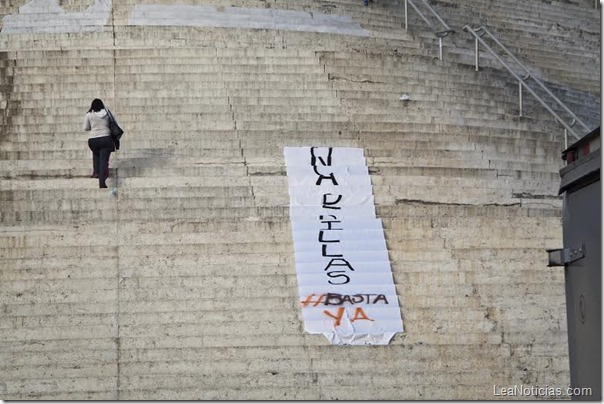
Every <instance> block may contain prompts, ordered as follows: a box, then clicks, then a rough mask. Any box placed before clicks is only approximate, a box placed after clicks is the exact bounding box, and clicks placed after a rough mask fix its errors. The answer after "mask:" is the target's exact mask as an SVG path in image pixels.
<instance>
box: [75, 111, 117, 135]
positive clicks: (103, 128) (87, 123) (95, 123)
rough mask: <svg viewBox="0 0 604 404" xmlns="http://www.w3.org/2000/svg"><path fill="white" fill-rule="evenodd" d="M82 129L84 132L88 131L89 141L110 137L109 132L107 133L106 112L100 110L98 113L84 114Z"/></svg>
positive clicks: (107, 118) (107, 120) (107, 121)
mask: <svg viewBox="0 0 604 404" xmlns="http://www.w3.org/2000/svg"><path fill="white" fill-rule="evenodd" d="M82 129H84V130H85V131H90V136H89V138H90V139H92V138H97V137H104V136H111V132H110V131H109V116H108V115H107V111H106V110H104V109H101V110H100V111H98V112H88V113H86V116H85V117H84V124H83V125H82Z"/></svg>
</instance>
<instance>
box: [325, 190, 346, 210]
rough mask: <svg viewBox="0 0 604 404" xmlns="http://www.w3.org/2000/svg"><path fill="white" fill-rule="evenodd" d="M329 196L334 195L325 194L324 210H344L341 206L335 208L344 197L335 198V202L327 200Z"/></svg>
mask: <svg viewBox="0 0 604 404" xmlns="http://www.w3.org/2000/svg"><path fill="white" fill-rule="evenodd" d="M328 195H333V194H332V193H329V192H328V193H326V194H323V209H342V208H341V207H339V206H335V205H337V204H338V203H339V202H340V201H341V200H342V195H338V196H337V198H335V200H333V201H328V200H327V196H328Z"/></svg>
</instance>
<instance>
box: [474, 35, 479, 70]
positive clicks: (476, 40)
mask: <svg viewBox="0 0 604 404" xmlns="http://www.w3.org/2000/svg"><path fill="white" fill-rule="evenodd" d="M474 49H475V50H476V52H475V55H474V64H475V65H476V71H478V38H474Z"/></svg>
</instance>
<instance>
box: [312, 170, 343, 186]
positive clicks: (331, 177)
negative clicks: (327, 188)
mask: <svg viewBox="0 0 604 404" xmlns="http://www.w3.org/2000/svg"><path fill="white" fill-rule="evenodd" d="M313 170H314V172H315V174H317V175H318V176H319V178H318V179H317V182H316V183H315V185H321V183H322V182H323V180H331V183H332V184H333V185H336V186H337V185H339V184H338V181H337V180H336V176H335V175H334V173H331V174H329V175H323V174H321V173H320V172H319V171H317V166H313Z"/></svg>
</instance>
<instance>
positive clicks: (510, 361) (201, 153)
mask: <svg viewBox="0 0 604 404" xmlns="http://www.w3.org/2000/svg"><path fill="white" fill-rule="evenodd" d="M115 3H116V4H114V6H115V8H114V11H115V13H114V21H115V23H116V25H115V26H114V27H105V30H104V31H103V32H100V33H96V34H86V33H82V34H53V35H39V34H28V35H15V36H9V37H0V42H1V45H2V49H4V50H6V51H2V53H0V55H2V56H1V57H2V59H0V63H1V64H0V77H1V78H2V79H3V81H2V83H3V87H2V93H1V97H2V98H0V102H2V104H1V106H2V111H1V112H2V114H0V116H2V117H3V118H2V119H3V120H2V132H0V201H2V202H1V205H0V206H1V208H0V218H1V221H0V223H1V224H0V257H1V258H0V267H1V268H3V269H2V271H0V279H1V282H0V313H2V314H3V317H2V322H1V323H0V341H1V344H0V374H3V375H4V377H3V378H2V380H1V381H0V396H1V397H3V398H4V397H6V398H7V399H139V400H140V399H195V400H197V399H264V400H266V399H315V400H318V399H363V400H369V399H371V400H375V399H395V400H401V399H424V398H429V399H481V398H490V397H492V385H493V384H494V383H495V384H497V385H499V386H511V385H514V384H517V383H519V381H522V382H523V383H526V384H535V385H545V384H549V385H559V386H564V385H568V384H569V373H568V364H567V345H566V326H565V324H566V322H565V308H564V285H563V274H562V273H561V272H560V271H556V270H551V269H548V268H546V266H545V265H546V262H545V252H544V250H545V249H546V248H548V247H559V246H560V245H561V226H560V214H561V213H560V208H561V201H560V199H559V198H558V197H557V190H558V183H559V177H558V169H559V168H560V166H561V160H560V158H559V152H560V151H561V149H562V147H563V146H562V137H561V131H560V129H559V127H558V126H557V125H556V124H555V123H554V122H553V121H552V119H551V117H549V116H548V115H547V114H545V113H543V112H542V111H541V110H540V109H539V108H537V105H536V104H535V103H532V102H530V101H529V100H527V102H526V108H527V111H528V112H530V114H529V116H530V118H523V119H518V118H517V117H516V116H515V115H516V105H515V98H514V97H513V96H510V94H509V91H510V88H513V83H511V84H510V82H509V81H507V79H505V78H504V77H503V76H501V75H498V74H496V73H493V72H489V71H487V72H481V73H478V74H476V73H474V72H473V71H472V69H470V68H468V66H466V65H463V64H458V63H456V62H454V61H445V62H443V63H441V62H438V61H436V60H434V58H433V55H432V50H429V49H425V48H423V47H422V45H421V43H420V42H419V41H416V40H413V39H412V38H411V37H410V36H408V35H407V34H405V33H400V32H392V31H391V30H392V29H394V26H395V25H397V24H399V25H400V16H393V10H394V9H395V8H396V4H391V3H389V2H385V3H384V2H381V1H379V0H376V2H373V3H370V4H371V5H370V6H369V7H367V8H365V7H364V6H363V5H362V2H361V1H360V0H359V1H358V2H354V1H352V0H348V1H330V2H321V3H315V2H311V1H306V2H300V3H298V2H283V4H281V3H279V2H278V3H276V4H275V5H274V6H275V7H277V6H279V7H283V8H285V7H286V5H289V7H291V8H294V7H300V9H303V10H307V11H312V12H322V11H323V12H325V11H327V10H331V11H332V12H334V13H342V14H343V15H349V16H353V17H354V18H357V19H358V21H359V22H360V23H361V25H362V26H363V27H364V28H366V29H368V30H369V31H370V33H371V35H370V36H369V37H361V36H357V37H355V36H341V35H326V34H320V33H308V32H306V33H300V32H284V31H270V30H237V29H226V28H185V27H149V26H129V25H127V24H128V23H127V21H128V13H129V12H130V11H131V10H132V8H133V7H134V2H126V1H124V2H115ZM208 4H210V3H208ZM212 4H215V5H221V4H223V3H221V2H218V1H216V2H213V3H212ZM224 4H225V3H224ZM294 4H296V5H295V6H294ZM229 5H230V3H229ZM234 5H242V6H243V5H245V7H264V6H265V3H264V2H255V1H246V2H241V3H236V4H234ZM0 9H1V8H0ZM321 10H322V11H321ZM97 39H98V40H97ZM114 44H115V47H114ZM8 77H12V80H8V79H7V80H6V81H4V78H8ZM4 83H6V84H4ZM506 92H507V94H506ZM403 94H407V95H408V96H409V100H407V101H404V100H401V99H400V98H401V95H403ZM95 97H100V98H102V99H103V101H105V102H106V104H107V105H108V106H109V108H111V109H112V110H113V111H114V113H115V114H116V116H117V118H118V120H119V121H120V123H121V124H122V125H123V126H124V128H125V130H126V134H125V135H124V138H123V141H122V149H121V150H120V151H119V152H118V153H117V154H114V155H113V156H112V161H111V167H112V168H111V172H110V173H111V178H110V179H109V181H108V184H109V186H110V187H115V188H116V191H115V192H114V194H111V193H109V192H108V190H99V189H98V188H97V187H98V182H97V181H96V180H94V179H90V178H87V177H88V175H89V174H90V171H91V161H90V152H89V151H88V149H87V145H86V138H87V137H86V134H85V133H83V132H81V131H80V130H81V128H80V125H81V120H82V118H83V115H84V113H85V111H86V110H87V109H88V108H89V105H90V101H91V100H92V99H93V98H95ZM298 145H304V146H309V145H310V146H327V145H329V146H350V147H362V148H363V149H364V151H365V156H366V157H367V165H368V167H369V170H370V173H371V177H372V183H373V190H374V195H375V201H376V211H377V216H378V217H380V218H381V219H382V220H383V224H384V229H385V236H386V240H387V244H388V248H389V255H390V259H391V262H392V269H393V274H394V279H395V282H396V285H397V290H398V293H399V299H400V303H401V307H402V312H403V318H404V321H405V328H406V330H407V332H406V333H405V334H402V335H398V336H396V337H395V338H394V340H393V341H392V343H391V345H390V346H385V347H379V348H378V347H352V348H342V347H333V346H331V345H329V344H328V342H327V341H326V340H325V339H324V338H323V337H320V336H311V335H309V334H306V333H305V332H304V329H303V323H302V321H301V317H300V308H299V303H298V296H297V279H296V276H295V270H294V254H293V243H292V241H291V229H290V224H289V211H288V206H289V196H288V188H287V178H286V177H285V167H284V159H283V147H284V146H298Z"/></svg>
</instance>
